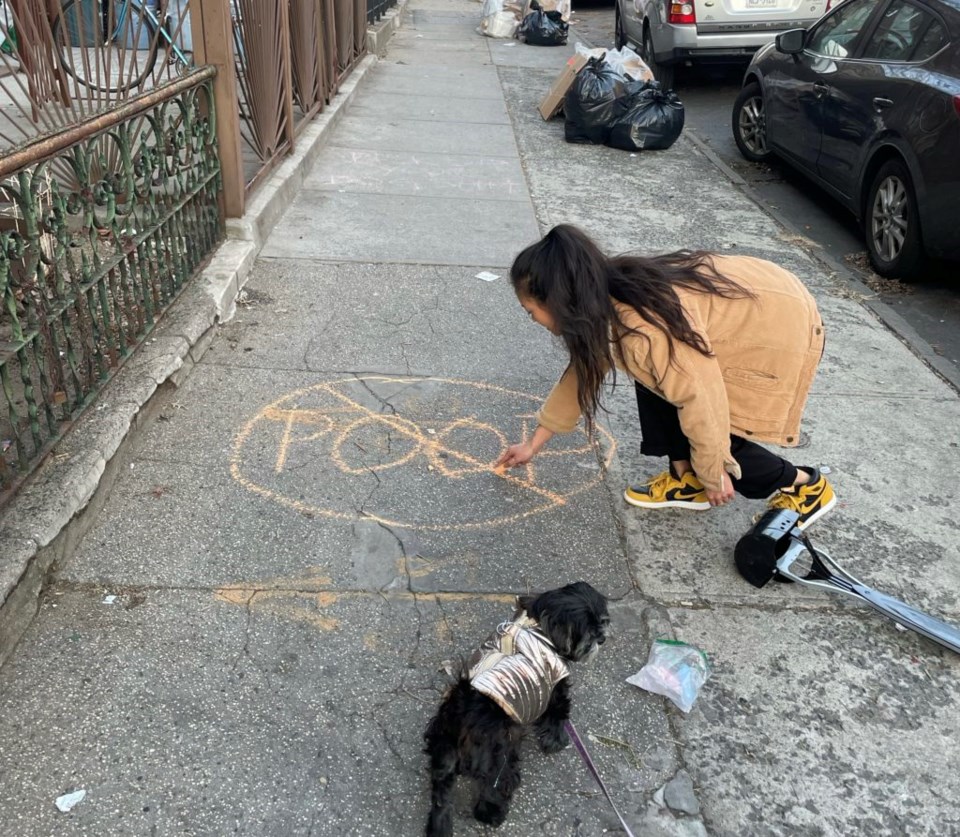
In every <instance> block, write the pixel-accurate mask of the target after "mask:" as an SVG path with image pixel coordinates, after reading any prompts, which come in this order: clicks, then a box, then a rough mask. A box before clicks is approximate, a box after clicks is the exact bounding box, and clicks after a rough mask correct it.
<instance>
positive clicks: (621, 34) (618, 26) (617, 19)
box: [613, 0, 627, 49]
mask: <svg viewBox="0 0 960 837" xmlns="http://www.w3.org/2000/svg"><path fill="white" fill-rule="evenodd" d="M613 20H614V25H613V45H614V46H615V47H616V48H617V49H623V48H624V47H625V46H626V45H627V33H626V31H625V30H624V28H623V15H622V14H620V2H619V0H617V5H616V11H615V12H614V19H613Z"/></svg>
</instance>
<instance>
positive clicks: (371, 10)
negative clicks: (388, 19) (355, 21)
mask: <svg viewBox="0 0 960 837" xmlns="http://www.w3.org/2000/svg"><path fill="white" fill-rule="evenodd" d="M396 5H397V0H367V23H376V22H377V21H378V20H380V18H381V17H383V13H384V12H385V11H387V10H388V9H392V8H393V7H394V6H396Z"/></svg>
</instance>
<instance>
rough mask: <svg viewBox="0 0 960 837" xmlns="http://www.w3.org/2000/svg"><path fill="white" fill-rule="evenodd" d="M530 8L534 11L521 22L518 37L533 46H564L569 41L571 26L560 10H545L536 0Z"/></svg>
mask: <svg viewBox="0 0 960 837" xmlns="http://www.w3.org/2000/svg"><path fill="white" fill-rule="evenodd" d="M530 8H531V9H532V11H531V12H530V14H528V15H527V16H526V17H525V18H524V19H523V22H522V23H521V24H520V31H519V32H518V33H517V37H518V38H521V39H523V40H524V41H526V42H527V43H528V44H532V45H533V46H563V45H564V44H565V43H566V42H567V34H568V31H569V26H568V25H567V24H566V23H565V22H564V20H563V18H562V16H561V14H560V12H545V11H544V10H543V9H542V8H541V7H540V4H539V3H538V2H536V0H534V2H533V3H531V4H530Z"/></svg>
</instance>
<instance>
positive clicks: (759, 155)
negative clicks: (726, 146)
mask: <svg viewBox="0 0 960 837" xmlns="http://www.w3.org/2000/svg"><path fill="white" fill-rule="evenodd" d="M733 139H734V141H735V142H736V143H737V148H738V149H740V153H741V154H742V155H743V156H744V158H745V159H747V160H749V161H750V162H751V163H766V162H768V161H769V160H770V159H771V158H772V157H773V152H772V151H770V147H769V146H768V145H767V118H766V110H765V108H764V104H763V90H761V89H760V85H759V84H757V82H755V81H751V82H750V83H749V84H747V85H744V87H743V90H741V91H740V95H739V96H737V98H736V101H735V102H734V103H733Z"/></svg>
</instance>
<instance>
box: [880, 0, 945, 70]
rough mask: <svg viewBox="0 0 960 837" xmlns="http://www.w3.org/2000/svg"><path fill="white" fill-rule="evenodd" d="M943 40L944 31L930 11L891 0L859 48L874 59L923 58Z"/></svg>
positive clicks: (940, 45) (907, 59) (935, 50)
mask: <svg viewBox="0 0 960 837" xmlns="http://www.w3.org/2000/svg"><path fill="white" fill-rule="evenodd" d="M945 43H946V32H945V31H944V29H943V26H942V25H941V24H940V22H939V21H938V20H936V19H935V18H934V17H933V15H931V14H929V13H927V12H925V11H924V10H923V9H920V8H918V7H917V6H913V5H911V4H910V3H906V2H904V0H894V2H893V3H891V4H890V7H889V8H888V9H887V10H886V12H884V14H883V17H882V18H881V19H880V22H879V23H878V24H877V28H876V29H875V30H874V32H873V34H872V35H871V36H870V39H869V40H868V41H867V43H866V46H865V47H864V49H863V55H862V56H861V57H862V58H870V59H873V60H874V61H923V60H925V59H927V58H929V57H930V56H931V55H933V54H934V53H936V52H939V50H940V48H941V47H942V46H943V45H944V44H945Z"/></svg>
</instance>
